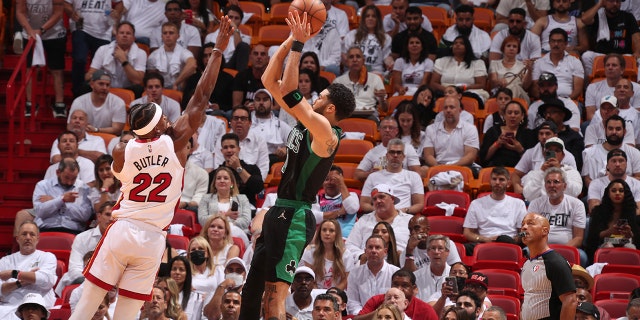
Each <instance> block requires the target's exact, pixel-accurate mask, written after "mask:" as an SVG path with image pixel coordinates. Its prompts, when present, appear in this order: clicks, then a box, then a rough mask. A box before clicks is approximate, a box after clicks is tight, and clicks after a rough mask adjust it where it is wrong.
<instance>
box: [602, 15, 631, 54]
mask: <svg viewBox="0 0 640 320" xmlns="http://www.w3.org/2000/svg"><path fill="white" fill-rule="evenodd" d="M599 23H600V21H599V18H598V15H596V16H595V22H594V23H593V24H592V25H591V31H592V32H591V34H592V37H594V38H593V39H594V42H595V39H597V36H598V27H599ZM607 24H608V25H609V35H610V40H609V41H607V40H600V41H597V42H596V45H595V47H594V51H595V52H599V53H605V54H606V53H620V54H632V53H633V41H632V40H631V38H632V36H633V35H634V34H635V33H636V32H640V29H638V23H637V22H636V18H634V17H633V15H632V14H631V13H628V12H626V11H619V12H618V15H616V16H615V17H613V18H607Z"/></svg>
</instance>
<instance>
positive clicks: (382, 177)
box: [360, 169, 424, 208]
mask: <svg viewBox="0 0 640 320" xmlns="http://www.w3.org/2000/svg"><path fill="white" fill-rule="evenodd" d="M380 183H386V184H388V185H391V186H393V193H394V194H395V196H396V197H398V199H400V202H398V204H396V205H395V207H396V208H408V207H411V205H412V204H413V203H412V202H411V196H412V195H414V194H420V195H424V186H423V184H422V178H420V175H419V174H418V173H416V172H413V171H410V170H405V169H402V171H400V172H398V173H392V172H389V171H387V170H380V171H376V172H374V173H372V174H370V175H369V176H368V177H367V180H365V182H364V185H363V186H362V193H361V194H360V195H361V196H363V197H371V190H373V188H374V187H375V186H376V185H378V184H380Z"/></svg>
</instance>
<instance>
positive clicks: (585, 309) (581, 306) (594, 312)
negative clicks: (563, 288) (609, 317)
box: [576, 302, 600, 320]
mask: <svg viewBox="0 0 640 320" xmlns="http://www.w3.org/2000/svg"><path fill="white" fill-rule="evenodd" d="M576 310H577V311H580V312H582V313H586V314H588V315H591V316H594V317H595V318H596V320H599V319H600V311H598V308H596V306H594V305H593V304H592V303H590V302H578V307H577V308H576Z"/></svg>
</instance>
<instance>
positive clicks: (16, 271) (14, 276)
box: [11, 270, 20, 279]
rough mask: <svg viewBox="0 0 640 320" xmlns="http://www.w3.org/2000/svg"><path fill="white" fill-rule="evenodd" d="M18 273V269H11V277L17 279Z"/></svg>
mask: <svg viewBox="0 0 640 320" xmlns="http://www.w3.org/2000/svg"><path fill="white" fill-rule="evenodd" d="M18 273H20V272H19V271H18V270H13V271H11V278H15V279H18Z"/></svg>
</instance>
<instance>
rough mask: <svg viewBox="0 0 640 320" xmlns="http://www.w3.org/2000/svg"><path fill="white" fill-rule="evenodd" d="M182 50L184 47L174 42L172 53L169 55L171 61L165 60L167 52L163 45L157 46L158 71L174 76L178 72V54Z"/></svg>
mask: <svg viewBox="0 0 640 320" xmlns="http://www.w3.org/2000/svg"><path fill="white" fill-rule="evenodd" d="M182 50H184V48H183V47H182V46H180V45H179V44H176V47H175V48H174V49H173V54H172V55H171V61H167V52H166V51H165V49H164V46H161V47H160V48H158V50H157V51H158V55H157V58H158V60H157V62H156V68H157V69H158V71H159V72H160V73H169V74H170V75H172V76H174V77H175V76H177V75H178V74H180V68H181V63H180V56H182ZM167 67H168V70H167Z"/></svg>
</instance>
